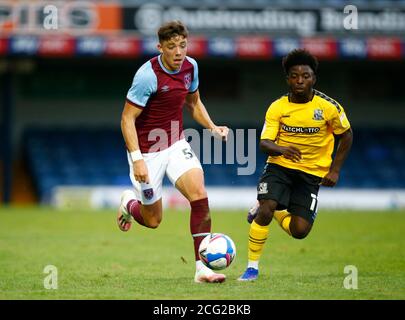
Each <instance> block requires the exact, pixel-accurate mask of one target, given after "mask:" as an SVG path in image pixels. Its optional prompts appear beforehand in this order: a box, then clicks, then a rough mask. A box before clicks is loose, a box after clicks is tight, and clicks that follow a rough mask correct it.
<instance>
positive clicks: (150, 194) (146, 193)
mask: <svg viewBox="0 0 405 320" xmlns="http://www.w3.org/2000/svg"><path fill="white" fill-rule="evenodd" d="M143 195H144V196H145V198H146V199H147V200H150V199H152V198H153V188H149V189H145V190H143Z"/></svg>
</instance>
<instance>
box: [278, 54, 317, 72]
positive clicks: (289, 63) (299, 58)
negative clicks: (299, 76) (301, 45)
mask: <svg viewBox="0 0 405 320" xmlns="http://www.w3.org/2000/svg"><path fill="white" fill-rule="evenodd" d="M282 65H283V69H284V72H285V74H286V75H288V73H289V71H290V68H291V67H293V66H298V65H305V66H309V67H310V68H311V69H312V71H313V72H314V73H315V74H316V72H317V70H318V59H317V58H316V57H315V56H313V55H312V54H310V53H309V52H308V51H307V50H305V49H295V50H293V51H291V52H290V53H289V54H287V55H286V56H285V57H284V58H283V61H282Z"/></svg>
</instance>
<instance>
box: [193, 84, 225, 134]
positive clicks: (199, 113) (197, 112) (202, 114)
mask: <svg viewBox="0 0 405 320" xmlns="http://www.w3.org/2000/svg"><path fill="white" fill-rule="evenodd" d="M186 108H187V110H188V111H190V113H191V116H192V117H193V119H194V120H195V121H197V122H198V123H199V124H201V125H202V126H203V127H204V128H206V129H210V130H211V133H212V134H213V135H214V136H216V137H217V138H220V139H223V140H226V138H227V136H228V132H229V129H228V127H225V126H217V125H215V124H214V122H213V121H212V120H211V117H210V115H209V114H208V111H207V109H206V108H205V106H204V104H203V103H202V101H201V98H200V92H199V91H198V90H196V91H195V92H193V93H189V94H188V95H187V97H186Z"/></svg>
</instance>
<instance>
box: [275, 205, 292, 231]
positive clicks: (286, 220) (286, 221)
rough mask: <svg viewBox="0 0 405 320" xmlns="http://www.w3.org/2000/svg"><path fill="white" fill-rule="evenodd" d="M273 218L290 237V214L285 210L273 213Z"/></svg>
mask: <svg viewBox="0 0 405 320" xmlns="http://www.w3.org/2000/svg"><path fill="white" fill-rule="evenodd" d="M274 218H275V219H276V220H277V222H278V224H279V225H280V227H281V228H283V230H284V231H285V232H287V233H288V234H289V235H290V236H291V231H290V222H291V214H290V213H289V212H288V211H287V210H282V211H278V210H276V211H274Z"/></svg>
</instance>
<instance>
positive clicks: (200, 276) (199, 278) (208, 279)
mask: <svg viewBox="0 0 405 320" xmlns="http://www.w3.org/2000/svg"><path fill="white" fill-rule="evenodd" d="M225 279H226V276H225V275H224V274H221V273H215V272H214V271H212V270H211V269H209V268H206V267H205V268H201V269H200V270H198V271H196V273H195V276H194V282H196V283H204V282H205V283H222V282H224V281H225Z"/></svg>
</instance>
